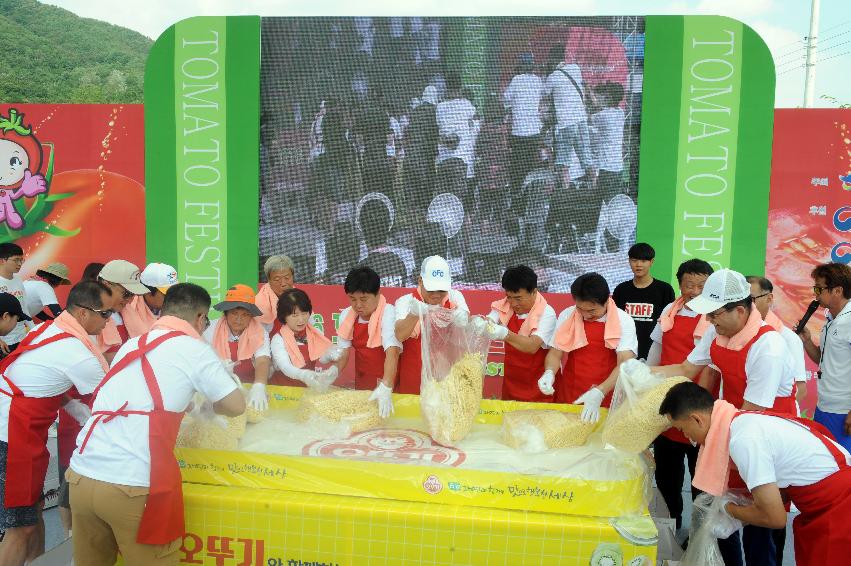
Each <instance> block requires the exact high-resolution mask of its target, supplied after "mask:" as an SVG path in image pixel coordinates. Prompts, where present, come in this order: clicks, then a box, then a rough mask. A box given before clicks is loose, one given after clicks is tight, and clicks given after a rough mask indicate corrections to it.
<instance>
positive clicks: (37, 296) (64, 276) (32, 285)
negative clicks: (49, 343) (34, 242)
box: [24, 263, 71, 322]
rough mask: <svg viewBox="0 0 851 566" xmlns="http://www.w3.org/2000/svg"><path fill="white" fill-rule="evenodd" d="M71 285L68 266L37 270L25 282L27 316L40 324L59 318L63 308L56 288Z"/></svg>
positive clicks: (60, 264) (46, 266) (57, 265)
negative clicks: (57, 296)
mask: <svg viewBox="0 0 851 566" xmlns="http://www.w3.org/2000/svg"><path fill="white" fill-rule="evenodd" d="M70 284H71V281H70V280H69V279H68V266H67V265H65V264H64V263H51V264H49V265H45V266H44V267H42V268H41V269H39V270H37V271H36V272H35V275H33V276H32V277H30V278H29V279H27V280H26V281H24V293H26V297H27V304H26V305H25V307H26V311H27V314H28V315H30V316H31V317H32V318H33V320H37V321H39V322H44V321H46V320H53V319H54V318H56V317H57V316H59V313H60V312H62V308H61V307H60V306H59V299H57V298H56V288H57V287H59V286H60V285H70Z"/></svg>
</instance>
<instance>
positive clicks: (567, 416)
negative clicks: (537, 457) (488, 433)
mask: <svg viewBox="0 0 851 566" xmlns="http://www.w3.org/2000/svg"><path fill="white" fill-rule="evenodd" d="M595 426H596V423H587V422H584V421H583V420H582V419H581V418H579V415H578V414H576V413H564V412H562V411H555V410H551V409H529V410H524V411H512V412H510V413H505V414H504V415H503V416H502V442H503V443H504V444H506V445H508V446H511V447H512V448H514V449H517V450H520V451H522V452H528V453H532V454H534V453H538V452H545V451H547V450H549V449H551V448H572V447H575V446H582V445H583V444H585V442H586V441H587V440H588V436H589V435H590V434H591V432H592V431H593V430H594V427H595Z"/></svg>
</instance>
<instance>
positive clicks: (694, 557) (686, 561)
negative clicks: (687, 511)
mask: <svg viewBox="0 0 851 566" xmlns="http://www.w3.org/2000/svg"><path fill="white" fill-rule="evenodd" d="M736 500H737V499H736V498H734V497H732V496H724V497H715V496H712V495H709V494H708V493H701V494H700V495H698V496H697V498H695V500H694V505H693V506H692V512H691V528H690V529H689V539H688V541H689V542H688V548H687V549H686V551H685V554H683V557H682V560H681V561H680V565H681V566H724V559H723V558H722V557H721V550H720V549H719V548H718V539H719V538H727V537H729V536H730V535H732V534H733V533H734V532H736V531H738V530H739V529H741V528H742V523H741V522H739V521H737V520H736V519H733V518H732V517H730V516H729V515H727V514H726V513H725V512H724V511H723V510H722V508H723V506H724V505H726V504H727V503H729V502H730V501H736Z"/></svg>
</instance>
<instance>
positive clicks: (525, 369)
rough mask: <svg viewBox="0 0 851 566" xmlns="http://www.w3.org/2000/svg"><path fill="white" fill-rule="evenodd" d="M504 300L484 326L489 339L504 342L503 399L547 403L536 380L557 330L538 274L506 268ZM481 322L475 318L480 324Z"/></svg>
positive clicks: (497, 303) (493, 305) (527, 269)
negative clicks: (489, 321) (489, 322)
mask: <svg viewBox="0 0 851 566" xmlns="http://www.w3.org/2000/svg"><path fill="white" fill-rule="evenodd" d="M502 288H503V290H504V291H505V298H504V299H501V300H499V301H494V302H493V303H491V309H492V310H491V312H490V314H488V318H489V319H490V320H491V322H492V323H493V324H488V325H487V326H486V332H487V334H488V336H489V337H490V338H491V339H492V340H502V341H503V342H504V343H505V371H504V375H503V378H502V398H503V399H507V400H513V401H529V402H538V403H550V402H552V400H553V398H552V395H547V394H544V393H541V391H540V389H538V377H539V376H540V375H541V374H542V373H543V371H544V360H545V359H546V357H547V352H548V349H549V346H548V344H549V343H550V341H551V340H552V337H553V333H554V332H555V328H556V313H555V311H554V310H553V307H551V306H550V305H548V304H547V300H546V299H545V298H544V295H543V294H542V293H541V292H540V291H539V290H538V275H537V274H536V273H535V272H534V271H532V268H530V267H527V266H525V265H518V266H514V267H509V268H508V269H506V270H505V272H504V273H503V274H502ZM479 321H482V322H484V319H481V318H474V319H473V323H475V324H479Z"/></svg>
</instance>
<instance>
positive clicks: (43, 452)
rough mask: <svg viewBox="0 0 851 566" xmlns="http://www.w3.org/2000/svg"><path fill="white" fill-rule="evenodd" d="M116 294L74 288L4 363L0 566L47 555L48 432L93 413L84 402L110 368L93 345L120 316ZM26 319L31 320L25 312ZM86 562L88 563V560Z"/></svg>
mask: <svg viewBox="0 0 851 566" xmlns="http://www.w3.org/2000/svg"><path fill="white" fill-rule="evenodd" d="M111 302H112V297H111V296H110V290H109V289H108V288H107V287H105V286H104V285H102V284H100V283H98V282H95V281H83V282H80V283H77V284H76V285H74V287H72V288H71V292H70V293H69V294H68V303H67V308H66V310H65V311H64V312H62V313H60V314H59V316H57V317H56V319H55V320H52V321H49V322H45V323H42V324H40V325H39V326H37V327H36V328H35V329H34V330H33V331H32V332H30V333H29V334H28V335H27V336H26V337H25V338H24V339H23V340H22V341H21V343H20V345H19V347H18V348H17V349H16V350H15V351H14V352H12V353H10V354H9V355H8V356H7V357H6V358H4V359H3V361H0V374H2V376H3V380H2V381H0V468H2V469H0V478H2V481H0V525H2V528H4V529H5V531H6V536H5V538H4V540H3V544H2V545H0V564H3V565H4V566H22V565H23V564H24V563H25V562H26V561H32V560H33V559H34V558H35V557H36V556H38V555H40V554H42V553H43V552H44V524H43V522H42V519H41V507H42V504H41V499H42V491H43V489H44V479H45V476H46V473H47V467H48V464H49V461H50V455H49V453H48V450H47V447H46V444H47V437H48V431H49V429H50V427H51V426H52V425H53V423H54V421H55V420H56V417H57V415H58V412H59V409H60V408H62V407H63V406H64V408H65V410H66V411H67V412H68V414H69V415H71V416H72V417H73V418H74V419H75V420H76V421H78V422H81V423H83V422H86V420H87V419H88V417H89V415H90V414H91V412H90V411H89V408H88V407H87V406H86V405H84V404H83V403H81V402H80V401H78V400H77V399H71V398H69V393H70V390H71V389H72V388H76V390H77V392H79V393H80V394H82V395H85V394H88V393H91V392H92V391H93V390H94V389H95V387H96V386H97V384H98V383H100V381H101V379H102V378H103V376H104V374H105V373H106V370H107V369H109V365H108V364H107V362H106V360H105V359H104V357H103V355H102V354H101V352H100V349H98V347H97V346H96V345H95V344H94V342H93V341H92V340H91V339H90V336H92V335H95V334H97V333H99V332H100V331H101V329H103V326H104V325H105V324H106V321H107V319H109V315H110V314H111V312H112V311H110V310H109V305H110V304H111ZM17 318H18V319H19V320H26V319H27V318H28V317H26V316H25V315H24V314H23V313H22V312H19V313H17ZM81 564H82V562H81Z"/></svg>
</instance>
